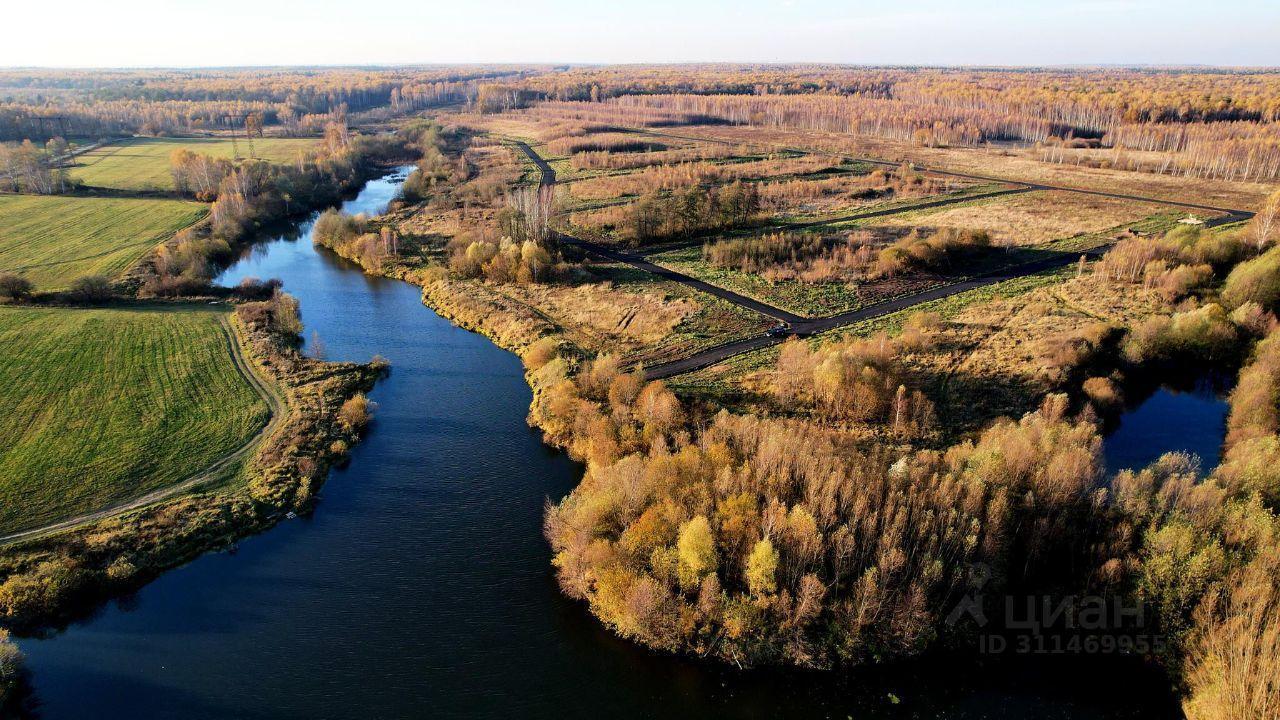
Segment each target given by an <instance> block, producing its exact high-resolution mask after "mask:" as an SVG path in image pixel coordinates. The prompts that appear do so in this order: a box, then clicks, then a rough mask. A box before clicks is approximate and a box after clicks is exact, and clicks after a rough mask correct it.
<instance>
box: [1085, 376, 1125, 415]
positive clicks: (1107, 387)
mask: <svg viewBox="0 0 1280 720" xmlns="http://www.w3.org/2000/svg"><path fill="white" fill-rule="evenodd" d="M1080 389H1081V390H1082V391H1084V394H1085V397H1087V398H1089V402H1091V403H1093V404H1094V406H1095V407H1097V408H1098V409H1100V410H1111V409H1114V408H1117V407H1119V406H1120V404H1121V403H1122V402H1124V396H1123V395H1122V394H1121V393H1120V388H1118V387H1116V384H1115V382H1113V381H1112V380H1111V378H1105V377H1091V378H1089V379H1088V380H1085V381H1084V383H1083V384H1082V385H1081V388H1080Z"/></svg>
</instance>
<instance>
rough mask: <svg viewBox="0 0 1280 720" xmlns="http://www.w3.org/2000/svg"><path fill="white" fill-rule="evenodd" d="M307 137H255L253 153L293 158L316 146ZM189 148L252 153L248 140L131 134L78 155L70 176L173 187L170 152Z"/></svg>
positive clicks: (115, 185)
mask: <svg viewBox="0 0 1280 720" xmlns="http://www.w3.org/2000/svg"><path fill="white" fill-rule="evenodd" d="M315 144H316V141H315V140H311V139H307V138H255V139H254V141H253V157H255V158H260V159H262V160H267V161H268V162H274V163H287V162H292V161H294V160H296V159H297V158H298V156H299V155H300V154H305V153H306V152H307V151H308V150H309V149H311V148H312V147H314V146H315ZM178 149H187V150H190V151H191V152H194V153H199V154H201V155H211V156H213V157H219V158H228V159H231V158H234V157H236V150H237V149H238V150H239V157H241V158H247V157H249V156H250V155H249V144H248V142H246V141H245V140H236V141H235V142H234V143H233V142H232V141H231V140H230V139H229V138H132V139H129V140H124V141H122V142H119V143H112V144H111V145H107V146H105V147H100V148H97V149H95V150H93V151H91V152H87V153H85V154H84V155H81V156H79V157H78V158H76V165H75V167H74V168H73V169H72V171H71V177H72V178H74V179H75V180H78V181H80V182H82V183H84V184H85V185H92V186H93V187H101V188H112V189H116V190H136V191H144V192H146V191H151V192H155V191H160V192H163V191H170V190H173V175H172V173H171V171H170V164H169V156H170V155H171V154H172V153H173V151H174V150H178Z"/></svg>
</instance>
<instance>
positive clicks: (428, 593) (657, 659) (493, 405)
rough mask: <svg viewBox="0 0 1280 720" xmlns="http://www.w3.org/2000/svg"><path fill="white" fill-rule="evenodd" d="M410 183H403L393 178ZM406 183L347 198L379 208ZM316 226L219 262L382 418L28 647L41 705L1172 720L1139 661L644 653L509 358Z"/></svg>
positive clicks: (251, 714)
mask: <svg viewBox="0 0 1280 720" xmlns="http://www.w3.org/2000/svg"><path fill="white" fill-rule="evenodd" d="M400 177H402V176H400ZM398 182H399V180H398V179H397V177H396V176H388V177H386V178H383V179H380V180H375V181H373V182H371V183H369V184H368V185H367V186H366V187H365V188H364V190H363V191H362V192H361V193H360V195H359V196H358V197H356V198H355V199H353V200H351V201H349V202H347V203H346V204H345V205H344V209H345V210H347V211H348V212H370V213H376V212H379V211H381V210H382V209H383V208H385V206H386V203H387V202H388V201H389V200H390V199H391V198H392V197H393V196H394V194H395V192H396V189H397V187H398ZM310 222H311V221H308V222H307V223H302V224H300V225H299V226H298V228H297V229H296V232H292V233H290V234H288V235H285V236H280V237H275V238H273V239H269V240H268V241H266V242H264V243H262V244H260V245H258V246H257V247H256V248H255V249H254V250H253V251H252V252H251V253H250V254H249V255H248V256H246V257H245V258H244V259H242V260H241V261H240V262H238V263H237V264H235V265H234V266H233V267H231V268H230V269H229V270H227V271H226V273H225V274H224V275H223V276H222V277H221V278H220V281H221V282H223V283H228V284H229V283H234V282H237V281H238V280H239V279H240V278H242V277H246V276H250V275H253V276H258V277H262V278H268V277H278V278H281V279H282V280H283V281H284V284H285V288H286V289H287V290H288V291H289V292H291V293H293V294H294V295H296V296H297V297H298V298H299V299H300V300H301V304H302V315H303V320H304V323H305V325H306V335H307V337H311V334H312V333H313V332H314V333H315V334H316V335H318V336H319V337H320V338H321V340H322V341H323V344H324V346H325V349H326V356H327V357H328V358H329V359H332V360H360V361H363V360H368V359H369V358H370V357H371V356H373V355H374V354H375V353H376V354H380V355H383V356H385V357H386V358H388V359H389V360H390V361H391V364H392V372H391V374H390V376H389V377H388V378H386V379H385V380H383V381H382V382H381V383H379V385H378V386H377V388H376V389H375V390H374V391H373V392H372V393H371V398H372V399H373V400H374V401H375V402H376V403H377V412H376V420H375V422H374V424H373V426H372V428H371V431H370V433H369V435H368V437H367V439H365V440H364V442H362V443H361V444H360V445H358V446H357V447H356V448H355V450H354V452H353V455H352V458H351V462H350V464H349V465H348V466H347V467H345V468H340V469H337V470H335V471H334V472H333V473H332V475H331V477H330V478H329V480H328V482H327V484H326V485H325V486H324V489H323V493H322V498H321V501H320V503H319V505H318V507H317V509H316V510H315V512H314V513H313V514H312V515H310V516H308V517H302V518H298V519H296V520H290V521H286V522H284V523H282V524H281V525H279V526H278V527H276V528H274V529H272V530H269V531H267V532H265V533H262V534H261V535H258V536H256V537H252V538H248V539H246V540H244V541H243V542H242V543H241V544H240V545H239V548H238V550H237V551H236V552H234V553H230V552H223V553H216V554H210V555H206V556H204V557H201V558H199V559H198V560H196V561H194V562H192V563H190V564H188V565H186V566H184V567H182V568H178V569H176V570H173V571H172V572H169V573H166V574H164V575H163V576H161V577H160V578H159V579H157V580H156V581H155V582H152V583H151V584H149V585H147V586H146V587H144V588H142V589H141V590H140V591H139V592H138V593H136V594H135V595H133V596H130V597H128V598H124V599H122V600H119V601H117V602H114V603H111V604H109V605H107V606H106V607H104V608H102V609H101V610H100V611H98V612H97V613H95V614H94V615H93V616H92V617H90V618H88V619H86V620H84V621H82V622H79V623H76V624H74V625H72V626H71V627H69V628H66V629H65V630H64V631H62V632H59V633H57V634H54V635H52V636H51V637H49V638H47V639H41V640H34V639H28V640H23V641H22V642H21V647H22V649H23V650H24V651H25V652H26V654H27V656H28V666H29V668H30V670H31V681H32V687H33V697H34V700H33V701H32V705H33V706H34V711H33V714H37V715H38V716H40V717H45V718H56V719H62V718H83V717H95V718H121V719H124V718H129V719H130V720H137V719H138V718H184V719H191V720H194V719H199V718H352V717H367V718H420V717H433V718H434V717H488V718H498V717H537V718H553V717H554V718H576V717H589V716H590V717H597V716H598V717H609V718H612V719H615V720H623V719H629V718H650V717H690V718H693V717H697V718H703V719H705V718H710V717H736V718H773V717H804V718H809V717H832V718H845V717H850V716H852V717H856V718H868V717H873V718H874V717H904V716H910V717H944V716H945V717H949V718H973V719H977V718H993V717H1001V718H1146V717H1151V718H1167V717H1176V716H1177V712H1176V703H1175V702H1174V700H1173V698H1172V697H1171V695H1170V693H1169V692H1168V691H1167V688H1166V685H1165V683H1164V682H1163V681H1162V679H1161V677H1160V676H1159V674H1157V673H1154V672H1151V671H1149V670H1148V669H1146V668H1144V667H1142V666H1139V665H1137V664H1136V663H1135V662H1133V661H1131V660H1127V659H1124V660H1116V659H1109V658H1105V657H1103V658H1084V659H1070V658H1059V657H1050V656H1032V657H1018V658H1003V657H990V658H985V659H974V658H964V659H960V660H954V659H946V658H939V659H936V660H932V661H930V662H928V663H923V662H922V663H913V664H908V665H896V666H887V667H880V668H873V669H870V670H866V671H861V672H858V673H856V674H846V673H810V672H796V671H774V670H762V671H752V672H747V673H743V672H739V671H736V670H734V669H731V668H726V667H722V666H719V665H715V664H709V663H704V662H700V661H697V660H693V659H688V658H674V657H669V656H664V655H659V654H655V653H651V652H649V651H646V650H644V649H642V648H639V647H637V646H635V645H633V644H630V643H627V642H624V641H622V640H620V639H618V638H616V637H615V636H614V635H612V634H611V633H609V632H607V631H606V630H604V629H603V628H601V627H600V626H599V624H598V623H597V622H596V621H595V620H594V619H592V618H591V616H590V615H589V614H588V613H587V611H586V609H585V607H584V606H583V605H582V604H581V603H576V602H572V601H569V600H567V599H565V598H564V597H563V596H561V595H560V594H559V593H558V591H557V589H556V585H555V581H554V578H553V577H552V572H551V564H550V551H549V549H548V547H547V544H546V542H545V541H544V540H543V538H542V536H541V521H542V513H543V503H544V501H545V499H547V498H551V499H558V498H560V497H562V496H563V495H564V494H565V493H567V492H568V491H569V490H570V489H571V488H572V487H573V486H574V484H575V483H576V482H577V480H578V478H579V476H580V473H581V468H580V467H579V466H577V465H576V464H575V463H573V462H571V461H570V460H568V459H567V458H566V457H565V456H564V455H562V454H561V453H558V452H555V451H553V450H551V449H549V448H547V447H546V446H545V445H543V444H542V442H541V440H540V437H539V434H538V433H537V432H536V431H534V430H532V429H530V428H529V427H528V426H527V425H526V423H525V413H526V411H527V408H528V405H529V402H530V400H531V396H530V391H529V388H528V387H527V386H526V385H525V383H524V380H523V376H522V372H521V367H520V363H519V361H518V360H517V359H516V358H515V357H514V356H513V355H511V354H509V353H507V352H505V351H502V350H501V349H499V348H497V347H496V346H494V345H493V344H492V343H490V342H489V341H488V340H487V339H485V338H484V337H482V336H480V335H476V334H473V333H470V332H466V331H464V330H460V329H458V328H456V327H454V326H452V325H451V324H450V323H449V322H447V321H446V320H444V319H442V318H440V317H439V316H437V315H436V314H435V313H433V312H432V311H431V310H429V309H428V308H426V307H424V306H423V305H422V303H421V300H420V292H419V290H418V288H416V287H413V286H410V285H408V284H405V283H402V282H398V281H392V280H385V279H379V278H374V277H369V276H366V275H364V274H363V273H361V272H360V271H359V269H358V268H356V267H354V266H353V265H351V264H350V263H347V262H345V261H343V260H341V259H339V258H337V257H335V256H333V255H332V254H330V253H328V252H327V251H323V250H317V249H315V248H314V247H313V246H312V243H311V240H310V232H309V231H310Z"/></svg>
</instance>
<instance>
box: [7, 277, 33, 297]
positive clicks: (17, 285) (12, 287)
mask: <svg viewBox="0 0 1280 720" xmlns="http://www.w3.org/2000/svg"><path fill="white" fill-rule="evenodd" d="M31 290H32V286H31V281H30V280H28V279H26V278H24V277H22V276H21V275H17V274H15V273H0V297H4V298H9V299H10V300H21V299H22V298H25V297H27V296H29V295H30V294H31Z"/></svg>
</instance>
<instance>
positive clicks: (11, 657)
mask: <svg viewBox="0 0 1280 720" xmlns="http://www.w3.org/2000/svg"><path fill="white" fill-rule="evenodd" d="M21 674H22V652H21V651H20V650H18V646H17V645H14V644H13V643H12V642H11V641H10V640H9V631H8V630H5V629H4V628H0V708H2V707H4V704H5V700H6V699H7V698H8V696H9V691H10V690H12V689H13V686H14V685H15V684H17V682H18V677H19V676H20V675H21Z"/></svg>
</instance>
